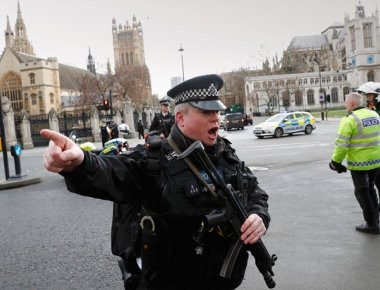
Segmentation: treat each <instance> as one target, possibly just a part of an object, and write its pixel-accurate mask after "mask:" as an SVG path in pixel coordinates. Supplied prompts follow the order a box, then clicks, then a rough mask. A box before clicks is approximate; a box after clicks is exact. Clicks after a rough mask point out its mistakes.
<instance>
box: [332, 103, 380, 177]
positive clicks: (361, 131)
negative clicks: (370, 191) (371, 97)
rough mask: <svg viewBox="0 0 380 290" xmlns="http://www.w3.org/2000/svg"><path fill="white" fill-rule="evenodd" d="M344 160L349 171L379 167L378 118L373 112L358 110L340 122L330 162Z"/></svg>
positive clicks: (379, 118)
mask: <svg viewBox="0 0 380 290" xmlns="http://www.w3.org/2000/svg"><path fill="white" fill-rule="evenodd" d="M345 158H346V159H347V168H348V169H350V170H370V169H374V168H379V167H380V117H379V115H378V114H377V113H376V112H375V111H372V110H369V109H367V108H358V109H355V110H354V111H353V112H351V113H350V114H348V115H347V116H345V117H343V118H342V120H341V121H340V124H339V128H338V132H337V136H336V141H335V147H334V153H333V156H332V160H334V161H335V162H338V163H341V162H342V161H343V160H344V159H345Z"/></svg>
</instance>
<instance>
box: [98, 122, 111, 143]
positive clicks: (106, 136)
mask: <svg viewBox="0 0 380 290" xmlns="http://www.w3.org/2000/svg"><path fill="white" fill-rule="evenodd" d="M100 135H101V137H102V146H103V148H104V144H105V143H106V142H107V141H108V140H109V139H110V133H109V128H108V124H107V123H106V124H104V125H103V126H101V127H100Z"/></svg>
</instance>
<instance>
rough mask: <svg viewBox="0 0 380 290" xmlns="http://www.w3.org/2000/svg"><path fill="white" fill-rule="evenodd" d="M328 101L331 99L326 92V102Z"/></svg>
mask: <svg viewBox="0 0 380 290" xmlns="http://www.w3.org/2000/svg"><path fill="white" fill-rule="evenodd" d="M330 101H331V98H330V94H327V95H326V102H327V103H330Z"/></svg>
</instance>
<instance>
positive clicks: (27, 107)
mask: <svg viewBox="0 0 380 290" xmlns="http://www.w3.org/2000/svg"><path fill="white" fill-rule="evenodd" d="M24 108H25V110H26V111H27V112H29V98H28V94H27V93H25V94H24Z"/></svg>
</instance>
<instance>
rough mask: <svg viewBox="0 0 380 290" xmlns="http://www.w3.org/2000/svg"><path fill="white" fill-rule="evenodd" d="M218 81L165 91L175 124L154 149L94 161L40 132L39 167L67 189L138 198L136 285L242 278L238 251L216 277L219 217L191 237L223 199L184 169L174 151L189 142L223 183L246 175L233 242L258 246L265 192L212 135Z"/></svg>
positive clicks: (222, 240) (183, 285)
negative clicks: (242, 214)
mask: <svg viewBox="0 0 380 290" xmlns="http://www.w3.org/2000/svg"><path fill="white" fill-rule="evenodd" d="M222 85H223V80H222V79H221V78H220V77H219V76H217V75H205V76H200V77H196V78H193V79H190V80H187V81H185V82H183V83H181V84H179V85H178V86H176V87H174V88H173V89H171V90H170V91H169V92H168V95H169V96H170V97H172V98H174V100H175V103H176V107H175V111H174V113H175V122H176V124H175V125H174V127H173V129H172V130H171V133H170V136H169V138H168V139H161V138H157V139H156V140H157V141H159V142H152V143H151V144H155V145H154V146H147V147H143V146H141V147H139V149H138V150H135V151H133V152H132V153H130V154H122V155H117V156H111V157H108V158H101V157H99V156H96V155H94V154H91V153H89V152H84V151H82V150H81V149H80V148H79V146H77V145H76V144H74V143H73V142H72V141H70V139H68V138H67V137H65V136H64V135H61V134H59V133H57V132H54V131H50V130H47V129H44V130H42V131H41V135H42V136H43V137H45V138H48V139H50V140H51V141H50V144H49V147H48V149H47V150H46V152H45V154H44V166H45V168H46V169H47V170H49V171H52V172H59V173H60V174H62V175H63V176H64V178H65V181H66V185H67V188H68V189H69V190H70V191H72V192H75V193H78V194H80V195H84V196H90V197H94V198H99V199H106V200H112V201H115V202H118V203H131V202H132V203H133V202H135V201H141V203H142V205H143V207H144V210H145V212H147V215H146V216H144V217H143V218H142V220H141V228H142V230H141V240H142V245H141V258H142V273H141V275H140V280H139V286H138V289H235V288H236V287H238V286H239V285H240V284H241V282H242V280H243V278H244V274H245V268H246V266H247V259H248V254H247V252H246V251H240V252H238V255H237V259H236V263H235V266H234V267H233V270H232V272H231V275H230V278H229V279H227V278H224V277H221V276H220V272H221V268H222V264H223V261H224V257H225V256H226V254H227V251H228V249H229V247H230V245H231V240H230V237H231V236H230V234H229V228H228V227H227V226H226V224H224V222H223V221H222V220H221V221H220V222H219V223H218V224H217V225H215V226H213V227H212V228H207V230H206V231H203V232H202V239H201V240H199V239H198V240H197V239H195V237H197V236H198V234H199V232H200V228H203V227H204V223H203V221H204V217H205V215H208V214H210V213H212V212H218V211H219V210H223V208H224V207H225V206H226V203H225V199H216V197H215V196H214V195H213V194H211V190H209V189H210V188H212V187H213V185H214V184H213V183H212V181H211V180H210V178H208V177H207V174H205V172H202V173H201V174H198V175H197V174H195V172H196V171H198V172H201V171H202V165H201V164H199V163H198V162H194V163H193V166H194V167H195V169H190V166H188V164H187V163H186V162H185V160H184V159H181V158H178V153H177V152H183V151H185V150H186V149H188V148H189V146H190V145H191V144H193V143H194V142H195V141H201V142H202V144H203V146H204V147H205V151H206V154H207V156H208V157H209V159H210V160H211V162H212V164H213V165H214V166H215V167H216V168H217V171H218V172H219V175H220V177H221V178H222V179H223V180H224V181H225V182H226V183H231V184H232V186H238V183H242V180H239V179H238V178H236V176H239V175H237V174H238V173H239V172H241V171H243V172H244V174H245V176H246V179H245V180H244V183H245V187H246V190H245V191H244V197H243V199H245V203H244V208H245V210H246V211H247V213H248V214H247V216H248V217H247V218H246V219H245V220H244V219H243V222H242V225H241V228H240V231H241V233H240V239H241V241H242V242H243V243H244V244H246V245H252V244H255V243H256V242H257V243H258V240H259V239H260V238H261V237H262V236H263V235H264V234H265V232H266V230H267V228H268V225H269V221H270V217H269V213H268V204H267V200H268V195H267V194H266V193H265V192H264V191H263V190H262V189H261V188H260V187H259V186H258V182H257V180H256V177H255V176H254V175H253V174H252V172H251V171H250V170H249V169H248V168H247V167H245V166H244V163H243V162H242V161H240V159H239V158H238V157H237V156H236V154H235V150H234V149H233V148H232V147H231V143H230V142H229V141H228V140H226V139H224V138H221V137H220V136H219V135H218V130H219V115H218V111H219V110H224V109H225V106H224V105H223V103H222V102H221V101H220V100H219V96H218V90H219V89H220V88H221V87H222ZM194 145H195V144H194ZM155 148H156V149H155ZM196 240H197V241H198V242H197V241H196ZM200 245H201V248H202V250H201V251H200V250H199V247H200Z"/></svg>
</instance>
